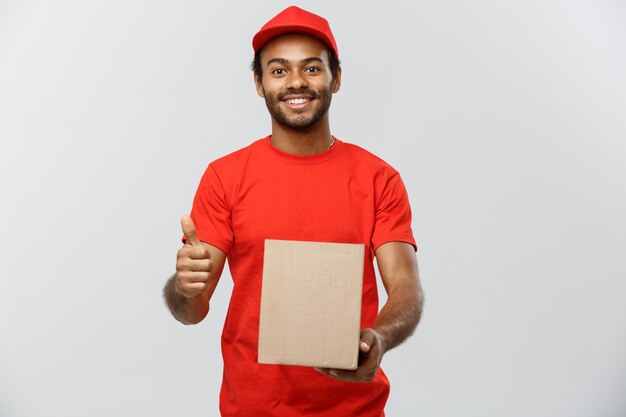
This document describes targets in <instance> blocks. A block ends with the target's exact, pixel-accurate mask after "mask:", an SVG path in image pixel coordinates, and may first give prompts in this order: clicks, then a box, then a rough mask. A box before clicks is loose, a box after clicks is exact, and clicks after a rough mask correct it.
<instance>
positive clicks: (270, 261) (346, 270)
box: [258, 240, 365, 369]
mask: <svg viewBox="0 0 626 417" xmlns="http://www.w3.org/2000/svg"><path fill="white" fill-rule="evenodd" d="M364 256H365V246H364V245H362V244H347V243H321V242H300V241H290V240H266V241H265V254H264V262H263V284H262V290H261V317H260V322H259V352H258V353H259V357H258V362H259V363H265V364H281V365H302V366H314V367H322V368H337V369H356V367H357V362H358V353H359V332H360V322H361V297H362V295H361V291H362V286H363V262H364Z"/></svg>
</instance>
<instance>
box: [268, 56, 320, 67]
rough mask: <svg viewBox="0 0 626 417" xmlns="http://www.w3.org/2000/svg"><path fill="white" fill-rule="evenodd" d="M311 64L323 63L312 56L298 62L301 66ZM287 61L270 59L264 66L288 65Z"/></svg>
mask: <svg viewBox="0 0 626 417" xmlns="http://www.w3.org/2000/svg"><path fill="white" fill-rule="evenodd" d="M311 62H320V63H324V61H322V59H321V58H318V57H316V56H312V57H310V58H304V59H301V60H300V63H301V64H309V63H311ZM288 63H289V60H288V59H286V58H272V59H270V60H269V61H267V64H266V66H268V67H269V66H270V65H271V64H288Z"/></svg>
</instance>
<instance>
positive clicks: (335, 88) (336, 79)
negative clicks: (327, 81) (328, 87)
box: [333, 67, 341, 93]
mask: <svg viewBox="0 0 626 417" xmlns="http://www.w3.org/2000/svg"><path fill="white" fill-rule="evenodd" d="M340 87H341V67H339V68H337V74H336V75H335V76H334V77H333V93H336V92H338V91H339V88H340Z"/></svg>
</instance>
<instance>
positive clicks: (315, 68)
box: [305, 67, 320, 72]
mask: <svg viewBox="0 0 626 417" xmlns="http://www.w3.org/2000/svg"><path fill="white" fill-rule="evenodd" d="M319 70H320V69H319V68H317V67H308V68H307V69H306V70H305V72H318V71H319Z"/></svg>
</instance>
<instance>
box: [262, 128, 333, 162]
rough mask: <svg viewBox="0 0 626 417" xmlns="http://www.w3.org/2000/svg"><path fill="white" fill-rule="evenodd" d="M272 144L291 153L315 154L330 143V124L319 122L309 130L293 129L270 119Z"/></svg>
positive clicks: (323, 149)
mask: <svg viewBox="0 0 626 417" xmlns="http://www.w3.org/2000/svg"><path fill="white" fill-rule="evenodd" d="M271 140H272V145H274V147H275V148H277V149H280V150H281V151H283V152H286V153H290V154H293V155H315V154H319V153H322V152H325V151H327V150H328V148H329V147H330V146H331V144H332V136H331V134H330V124H329V123H328V121H326V123H323V122H322V123H319V124H318V125H316V126H314V127H312V128H311V129H309V130H304V131H303V130H294V129H291V128H288V127H285V126H283V125H281V124H279V123H276V122H275V121H274V120H272V138H271Z"/></svg>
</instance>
